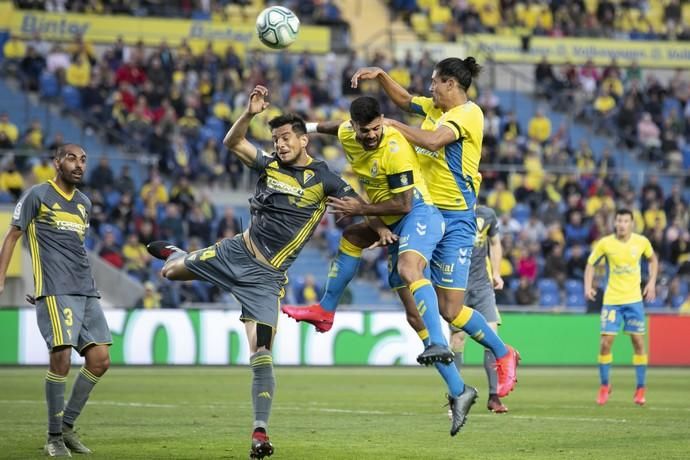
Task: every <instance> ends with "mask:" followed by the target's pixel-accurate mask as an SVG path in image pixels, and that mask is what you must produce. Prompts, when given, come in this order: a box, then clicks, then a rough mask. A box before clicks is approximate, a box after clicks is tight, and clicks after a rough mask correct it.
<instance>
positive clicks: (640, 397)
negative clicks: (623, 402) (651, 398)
mask: <svg viewBox="0 0 690 460" xmlns="http://www.w3.org/2000/svg"><path fill="white" fill-rule="evenodd" d="M644 392H645V388H644V387H640V388H638V389H637V390H635V397H634V398H633V401H635V404H637V405H639V406H644V404H645V403H646V402H647V400H646V399H645V397H644Z"/></svg>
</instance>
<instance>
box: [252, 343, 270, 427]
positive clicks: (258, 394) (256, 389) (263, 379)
mask: <svg viewBox="0 0 690 460" xmlns="http://www.w3.org/2000/svg"><path fill="white" fill-rule="evenodd" d="M249 364H250V365H251V366H252V373H253V374H254V379H253V380H252V403H253V404H254V428H263V429H268V417H269V415H271V404H272V403H273V392H274V391H275V387H276V381H275V377H274V376H273V357H272V356H271V352H270V351H258V352H256V353H254V354H253V355H252V356H251V358H250V359H249Z"/></svg>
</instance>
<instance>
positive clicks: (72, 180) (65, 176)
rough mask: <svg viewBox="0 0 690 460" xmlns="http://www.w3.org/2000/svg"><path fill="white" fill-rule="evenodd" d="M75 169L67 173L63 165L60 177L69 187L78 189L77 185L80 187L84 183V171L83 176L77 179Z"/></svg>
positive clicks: (60, 168)
mask: <svg viewBox="0 0 690 460" xmlns="http://www.w3.org/2000/svg"><path fill="white" fill-rule="evenodd" d="M75 169H76V168H75ZM75 169H73V170H72V171H69V172H66V171H65V168H64V167H63V166H62V165H61V166H60V167H59V172H60V177H61V178H62V180H63V181H64V182H65V183H67V184H69V185H72V186H74V187H76V186H77V185H80V184H81V183H82V182H83V180H84V171H83V170H82V171H81V176H79V177H78V178H77V177H75V176H74V174H73V173H74V171H75Z"/></svg>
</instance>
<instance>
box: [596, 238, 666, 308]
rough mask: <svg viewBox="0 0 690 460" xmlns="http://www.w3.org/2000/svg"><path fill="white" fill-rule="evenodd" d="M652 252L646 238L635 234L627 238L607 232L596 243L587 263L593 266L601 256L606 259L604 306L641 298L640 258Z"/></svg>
mask: <svg viewBox="0 0 690 460" xmlns="http://www.w3.org/2000/svg"><path fill="white" fill-rule="evenodd" d="M653 253H654V250H653V249H652V244H651V243H650V242H649V240H648V239H647V238H646V237H644V236H642V235H639V234H637V233H633V234H632V235H630V239H629V240H628V241H621V240H619V239H618V238H616V235H609V236H606V237H604V238H602V239H600V240H599V241H598V242H597V244H596V245H595V246H594V249H593V250H592V253H591V254H590V255H589V259H587V263H589V264H591V265H596V264H597V263H599V261H600V260H601V259H605V260H606V265H607V268H608V284H607V285H606V291H605V292H604V304H605V305H624V304H629V303H635V302H640V301H642V293H641V291H640V283H641V278H642V277H641V269H640V258H641V257H642V256H644V257H646V258H650V257H652V254H653Z"/></svg>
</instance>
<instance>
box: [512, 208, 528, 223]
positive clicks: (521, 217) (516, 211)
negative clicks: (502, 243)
mask: <svg viewBox="0 0 690 460" xmlns="http://www.w3.org/2000/svg"><path fill="white" fill-rule="evenodd" d="M512 215H513V218H514V219H515V220H517V221H518V222H520V223H521V224H524V223H525V222H527V221H528V220H529V218H530V216H531V215H532V210H531V209H530V208H529V206H528V205H526V204H524V203H518V204H516V205H515V207H514V208H513V211H512Z"/></svg>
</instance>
